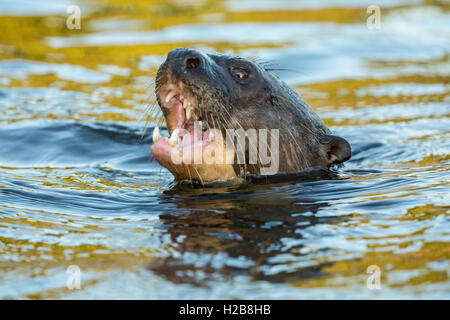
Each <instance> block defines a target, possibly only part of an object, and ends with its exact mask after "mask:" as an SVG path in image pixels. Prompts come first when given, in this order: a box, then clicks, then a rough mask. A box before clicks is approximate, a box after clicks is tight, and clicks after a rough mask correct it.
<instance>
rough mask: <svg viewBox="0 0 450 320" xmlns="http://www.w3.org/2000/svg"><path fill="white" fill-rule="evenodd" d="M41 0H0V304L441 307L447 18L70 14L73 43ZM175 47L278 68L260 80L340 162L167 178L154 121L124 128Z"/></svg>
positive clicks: (444, 290) (292, 6)
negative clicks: (271, 84)
mask: <svg viewBox="0 0 450 320" xmlns="http://www.w3.org/2000/svg"><path fill="white" fill-rule="evenodd" d="M44 2H45V3H46V4H47V5H48V8H47V10H48V11H45V10H44V9H43V8H42V7H39V8H37V6H36V7H34V6H33V5H31V4H29V5H28V9H27V8H22V9H21V10H19V9H15V10H16V11H14V10H12V9H8V8H10V7H9V6H8V7H7V6H6V5H5V6H3V5H0V14H2V15H3V16H0V25H2V26H3V27H4V30H8V32H7V33H6V34H4V35H2V36H0V49H1V50H0V53H1V54H0V58H1V59H2V60H1V61H0V84H1V85H2V87H1V88H0V123H1V124H0V298H86V299H92V298H94V299H95V298H150V299H161V298H163V299H173V298H178V299H180V298H189V299H211V298H216V299H227V298H235V299H253V298H261V299H279V298H289V299H300V298H438V299H448V298H450V282H449V280H448V275H449V271H450V245H449V242H450V233H449V230H450V217H449V208H450V201H449V191H450V187H449V184H448V181H449V176H450V174H449V164H450V163H449V159H450V158H449V154H450V139H449V138H450V131H449V128H450V96H449V92H450V84H449V75H450V64H449V60H448V57H449V52H450V43H449V41H448V39H450V24H449V21H450V19H449V11H448V7H446V6H445V5H443V4H441V3H439V2H426V3H422V2H420V1H417V2H412V3H410V4H408V3H406V2H402V1H398V2H396V3H391V4H390V5H389V7H387V5H388V4H386V7H383V6H382V10H383V11H382V20H381V21H382V27H381V29H380V30H369V29H367V27H366V24H365V19H366V18H367V14H366V12H365V7H364V6H365V5H366V4H364V3H363V4H361V3H359V4H355V2H353V1H347V2H346V1H340V2H338V3H339V5H337V8H336V7H334V6H332V5H330V2H329V1H323V2H309V1H306V2H304V4H303V5H298V4H297V3H300V2H298V1H293V2H289V1H287V2H286V1H281V2H278V1H273V2H272V1H263V2H261V3H259V4H258V5H256V8H255V4H254V2H252V1H249V0H246V1H243V2H236V1H230V2H228V3H223V2H220V1H213V2H211V3H210V2H199V3H196V2H192V3H191V2H189V3H188V4H180V3H178V2H173V3H172V2H162V3H159V4H158V5H154V6H148V5H145V4H143V3H141V2H138V1H134V2H131V3H132V5H131V9H130V8H129V7H127V8H128V9H127V10H125V9H124V8H125V7H123V4H121V2H120V1H109V2H108V4H105V3H103V4H100V3H99V4H94V3H93V2H89V3H86V4H85V3H81V2H80V3H79V5H80V6H81V8H82V10H83V9H84V8H87V9H86V11H87V16H83V17H84V20H82V21H83V25H82V30H80V31H73V32H74V33H73V34H72V33H70V32H71V31H67V30H63V29H64V28H62V27H61V23H62V25H63V26H64V23H65V17H64V14H65V9H64V8H63V10H62V11H63V13H61V14H59V15H58V12H60V11H58V10H60V9H59V6H60V4H58V5H56V2H53V1H50V0H47V1H44ZM84 5H86V7H84ZM367 5H369V4H367ZM133 6H134V7H133ZM133 8H134V9H133ZM269 9H270V10H276V11H274V13H271V14H268V15H267V14H266V13H264V12H267V11H265V10H269ZM11 10H12V11H14V12H12V11H11ZM52 10H56V13H55V12H53V11H52ZM143 10H144V12H142V11H143ZM145 10H146V11H145ZM261 10H263V11H261ZM186 12H189V13H190V14H189V15H187V14H186ZM118 13H120V15H119V14H118ZM146 15H147V16H146ZM149 17H151V18H152V19H149ZM264 17H266V18H264ZM263 18H264V19H263ZM149 20H150V21H149ZM205 24H206V25H207V27H205ZM17 26H20V28H18V27H17ZM35 30H38V31H35ZM437 30H439V32H436V31H437ZM36 33H38V34H39V36H36ZM116 44H120V46H117V45H116ZM178 46H187V47H195V48H199V49H203V50H214V51H220V52H229V53H230V52H231V53H234V54H240V55H243V56H248V57H249V56H254V55H256V56H258V57H261V58H263V59H267V60H271V61H275V62H277V63H280V64H281V65H282V66H283V67H287V68H290V69H293V70H297V71H298V72H283V73H279V76H280V77H281V78H282V79H284V80H286V81H287V82H288V83H289V84H291V85H292V86H294V87H295V88H296V89H297V90H298V91H299V92H300V93H301V94H302V95H303V97H304V98H305V99H306V101H308V102H309V103H310V104H311V105H312V106H313V108H314V109H315V110H316V111H317V112H318V114H319V115H320V116H321V117H322V118H323V119H324V120H325V122H326V123H327V125H328V126H329V127H330V128H331V129H332V130H333V132H335V133H336V134H337V135H340V136H343V137H345V138H346V139H347V140H348V141H349V142H350V143H351V145H352V148H353V155H352V159H351V160H350V161H348V162H347V163H346V165H345V167H343V168H341V169H339V172H338V175H337V176H334V175H331V176H330V175H327V174H325V173H324V172H315V173H314V174H309V175H308V176H307V177H303V178H299V179H297V180H296V181H289V182H285V183H273V184H258V185H246V186H239V187H236V186H235V187H220V188H219V187H217V188H192V187H191V186H189V185H182V186H174V185H173V184H172V176H171V174H170V173H169V172H168V171H167V170H165V169H164V168H161V167H160V166H159V165H158V163H156V162H155V161H153V160H152V158H151V155H150V147H151V143H152V141H151V137H150V136H151V132H152V130H151V129H152V126H153V125H154V123H153V122H151V123H150V128H149V130H147V133H146V134H145V135H144V136H142V133H143V130H144V126H145V119H144V118H143V116H144V114H145V109H146V107H147V106H148V105H149V104H151V103H153V102H154V100H153V94H152V86H151V83H152V79H153V76H154V72H155V70H156V69H155V68H156V67H157V65H158V63H160V61H161V60H162V59H163V57H164V54H166V53H167V52H168V51H169V50H170V49H172V48H175V47H178ZM71 265H76V266H78V267H79V268H80V270H81V289H80V290H70V289H68V288H67V287H66V284H67V280H68V277H69V276H70V275H69V274H68V273H67V272H66V270H67V268H68V267H69V266H71ZM373 265H375V266H377V267H378V268H379V270H380V272H381V280H380V284H381V288H380V289H378V290H374V289H370V288H369V287H368V286H367V279H368V277H369V276H370V274H368V273H367V268H368V267H369V266H373Z"/></svg>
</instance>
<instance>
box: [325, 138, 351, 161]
mask: <svg viewBox="0 0 450 320" xmlns="http://www.w3.org/2000/svg"><path fill="white" fill-rule="evenodd" d="M320 144H321V145H320V147H321V149H322V150H323V151H324V152H325V154H326V155H327V157H328V158H327V161H328V165H332V164H338V163H342V162H344V161H347V160H348V159H350V157H351V155H352V149H351V147H350V144H349V143H348V142H347V140H345V139H344V138H341V137H338V136H332V135H326V136H323V137H322V138H321V139H320Z"/></svg>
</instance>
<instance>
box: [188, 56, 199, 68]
mask: <svg viewBox="0 0 450 320" xmlns="http://www.w3.org/2000/svg"><path fill="white" fill-rule="evenodd" d="M199 65H200V59H199V58H189V59H187V60H186V67H188V69H195V68H197V67H198V66H199Z"/></svg>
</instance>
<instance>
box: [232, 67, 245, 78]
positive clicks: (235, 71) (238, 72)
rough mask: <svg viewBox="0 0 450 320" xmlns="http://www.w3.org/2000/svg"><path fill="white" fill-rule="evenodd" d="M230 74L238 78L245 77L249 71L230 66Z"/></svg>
mask: <svg viewBox="0 0 450 320" xmlns="http://www.w3.org/2000/svg"><path fill="white" fill-rule="evenodd" d="M230 71H231V74H232V75H233V76H235V77H236V78H239V79H246V78H248V76H249V72H248V71H247V70H245V69H242V68H231V69H230Z"/></svg>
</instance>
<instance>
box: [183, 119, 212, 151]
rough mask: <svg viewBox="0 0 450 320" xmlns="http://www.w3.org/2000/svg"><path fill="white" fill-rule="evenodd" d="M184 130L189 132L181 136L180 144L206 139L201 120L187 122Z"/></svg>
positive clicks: (190, 143)
mask: <svg viewBox="0 0 450 320" xmlns="http://www.w3.org/2000/svg"><path fill="white" fill-rule="evenodd" d="M186 130H187V131H188V132H189V134H187V133H186V134H185V135H184V136H183V140H182V143H181V145H182V146H186V145H192V144H194V143H197V142H201V141H202V140H204V139H207V137H208V135H207V134H206V132H204V131H203V130H202V125H201V122H197V121H196V122H194V123H193V124H192V123H190V124H187V125H186Z"/></svg>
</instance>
